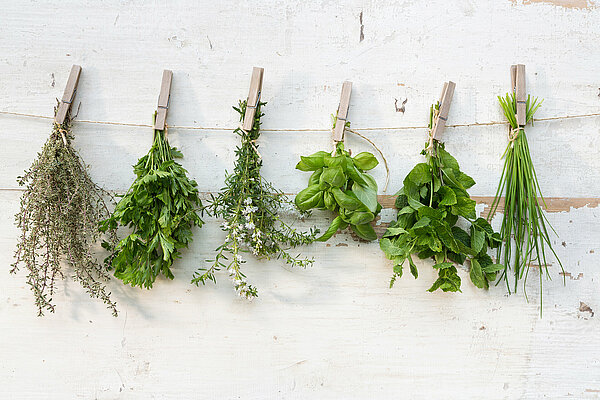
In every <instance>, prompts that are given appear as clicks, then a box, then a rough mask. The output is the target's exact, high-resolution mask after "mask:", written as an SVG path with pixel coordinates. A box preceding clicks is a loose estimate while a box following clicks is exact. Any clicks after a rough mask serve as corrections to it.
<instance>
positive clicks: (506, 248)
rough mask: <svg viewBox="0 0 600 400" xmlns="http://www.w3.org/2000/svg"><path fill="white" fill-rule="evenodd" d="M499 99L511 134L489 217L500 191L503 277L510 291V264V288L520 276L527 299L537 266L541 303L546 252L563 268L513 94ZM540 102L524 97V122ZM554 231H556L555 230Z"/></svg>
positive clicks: (516, 282)
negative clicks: (531, 272) (529, 279)
mask: <svg viewBox="0 0 600 400" xmlns="http://www.w3.org/2000/svg"><path fill="white" fill-rule="evenodd" d="M498 101H499V102H500V106H501V107H502V110H503V111H504V115H505V116H506V119H507V120H508V122H509V124H510V135H509V144H508V146H507V148H506V151H505V152H504V155H503V158H504V168H503V170H502V175H501V177H500V183H499V185H498V190H497V192H496V197H495V199H494V201H493V203H492V206H491V211H490V214H489V218H492V217H493V215H494V214H495V213H496V211H497V210H498V206H499V204H500V200H501V197H502V194H504V212H503V218H502V226H501V228H500V235H501V237H502V241H503V243H502V245H501V246H500V247H499V248H498V260H501V261H502V264H503V272H502V278H503V279H504V281H505V282H506V286H507V288H508V291H509V293H510V292H511V284H510V281H509V273H510V269H511V264H512V269H513V274H514V285H513V287H512V291H514V292H516V291H517V286H518V282H519V279H523V290H524V293H525V297H526V298H527V292H526V286H525V285H526V282H527V277H528V275H529V269H530V266H531V265H532V264H537V265H539V269H540V271H539V284H540V304H541V303H542V282H543V275H546V277H547V279H550V274H549V272H548V260H547V257H548V255H549V254H550V253H552V254H553V255H554V257H555V258H556V260H557V261H558V264H559V265H560V268H561V270H562V271H563V272H564V269H563V266H562V263H561V261H560V259H559V258H558V256H557V255H556V252H555V251H554V249H553V247H552V242H551V240H550V230H552V231H554V230H553V228H552V226H551V225H550V223H549V222H548V219H547V218H546V216H545V215H544V213H543V210H542V205H541V204H540V203H542V204H543V205H544V206H546V202H545V200H544V198H543V196H542V192H541V189H540V185H539V182H538V178H537V175H536V173H535V168H534V166H533V162H532V161H531V155H530V153H529V144H528V142H527V135H526V134H525V128H524V126H519V124H518V123H517V116H516V114H517V102H516V99H515V94H514V93H509V94H507V95H506V96H505V97H501V96H498ZM541 104H542V102H541V101H539V100H538V99H537V98H536V97H531V96H530V95H528V96H527V101H526V105H525V109H526V123H525V125H527V124H528V123H529V122H530V121H532V120H533V115H534V114H535V112H536V111H537V110H538V108H539V107H540V106H541ZM538 197H539V200H538ZM554 233H555V234H556V232H554ZM563 278H564V277H563ZM540 313H541V307H540Z"/></svg>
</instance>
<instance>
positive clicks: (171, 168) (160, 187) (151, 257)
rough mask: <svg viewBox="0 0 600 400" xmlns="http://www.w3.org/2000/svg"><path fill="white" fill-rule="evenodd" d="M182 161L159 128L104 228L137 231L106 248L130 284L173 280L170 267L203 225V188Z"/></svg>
mask: <svg viewBox="0 0 600 400" xmlns="http://www.w3.org/2000/svg"><path fill="white" fill-rule="evenodd" d="M181 157H183V155H182V154H181V152H179V151H178V150H177V149H176V148H175V147H171V146H170V145H169V142H168V140H167V137H166V134H165V131H164V130H158V129H155V130H154V142H153V144H152V147H151V148H150V151H149V152H148V154H146V155H145V156H144V157H142V158H140V159H139V160H138V162H137V164H136V165H135V166H134V167H133V171H134V172H135V174H136V176H137V178H136V179H135V181H134V182H133V184H132V185H131V188H130V189H129V191H128V192H127V194H125V195H124V196H123V198H122V199H121V201H119V203H118V204H117V206H116V208H115V210H114V212H113V214H112V215H111V216H110V218H108V219H106V220H104V221H102V223H101V225H100V230H101V231H106V230H110V229H115V228H117V226H118V225H122V226H127V227H129V228H132V229H133V232H132V233H131V234H129V235H128V236H127V237H125V238H124V239H122V240H121V241H120V242H119V243H118V244H117V245H116V246H110V245H109V244H106V243H104V244H103V245H104V247H105V248H107V249H109V250H112V252H113V253H112V255H111V256H110V257H109V258H108V259H107V261H108V262H109V263H110V264H111V265H112V267H113V268H114V270H115V272H114V273H115V276H116V277H117V278H119V279H122V280H123V282H124V283H126V284H130V285H131V286H134V287H135V286H139V287H140V288H141V287H144V288H146V289H150V288H152V284H153V283H154V281H155V280H156V277H157V276H158V275H159V274H161V273H162V274H163V275H164V276H166V277H167V278H169V279H173V277H174V276H173V272H172V271H171V266H172V265H173V262H174V261H175V259H177V258H179V257H180V252H179V249H181V248H184V247H187V246H188V244H189V243H190V242H191V241H192V228H193V227H194V226H202V223H203V222H202V220H201V219H200V217H199V216H198V213H197V211H198V210H199V209H200V208H201V207H202V203H201V201H200V198H199V197H198V188H197V186H198V184H197V183H196V181H194V180H191V179H189V178H188V177H187V175H186V174H187V171H186V170H185V169H184V168H183V167H182V166H181V164H179V163H178V162H176V161H175V158H181Z"/></svg>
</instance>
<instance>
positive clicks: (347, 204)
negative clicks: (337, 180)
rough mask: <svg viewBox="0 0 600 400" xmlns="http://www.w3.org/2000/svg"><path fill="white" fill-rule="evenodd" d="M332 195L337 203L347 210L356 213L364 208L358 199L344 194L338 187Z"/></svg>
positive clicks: (332, 190)
mask: <svg viewBox="0 0 600 400" xmlns="http://www.w3.org/2000/svg"><path fill="white" fill-rule="evenodd" d="M331 193H332V194H333V197H334V198H335V201H336V202H337V203H338V204H339V205H340V206H341V207H343V208H345V209H348V210H351V211H354V210H358V209H360V208H361V207H364V206H363V204H362V203H361V202H360V201H359V200H358V198H356V197H355V196H350V195H348V194H346V193H344V192H342V191H341V190H340V189H339V188H337V187H334V188H332V189H331ZM350 193H352V192H350Z"/></svg>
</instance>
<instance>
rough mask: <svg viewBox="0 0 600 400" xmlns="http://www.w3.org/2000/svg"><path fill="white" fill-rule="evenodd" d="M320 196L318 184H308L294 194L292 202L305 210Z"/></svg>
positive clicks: (312, 205) (314, 203)
mask: <svg viewBox="0 0 600 400" xmlns="http://www.w3.org/2000/svg"><path fill="white" fill-rule="evenodd" d="M319 195H320V196H319ZM321 198H322V192H321V190H320V189H319V185H310V186H309V187H307V188H306V189H304V190H302V191H301V192H300V193H298V194H297V195H296V198H295V199H294V203H295V204H296V206H297V207H298V208H299V209H300V210H304V211H306V210H310V209H311V208H313V207H315V206H316V205H317V204H318V202H319V200H320V199H321Z"/></svg>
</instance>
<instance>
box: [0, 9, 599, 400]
mask: <svg viewBox="0 0 600 400" xmlns="http://www.w3.org/2000/svg"><path fill="white" fill-rule="evenodd" d="M4 3H5V4H3V11H2V12H3V14H2V15H3V16H2V23H1V24H0V43H1V44H2V50H3V51H2V53H1V54H0V76H2V85H1V86H0V110H6V111H22V112H28V113H34V114H43V115H49V114H50V113H51V111H52V107H53V105H54V99H55V98H56V97H60V95H61V94H62V91H63V88H64V83H65V81H66V79H67V76H68V73H69V70H70V67H71V64H73V63H78V64H81V65H82V66H83V72H82V76H81V80H80V86H79V90H78V95H77V102H81V104H82V105H81V110H80V114H79V117H80V118H81V119H90V120H108V121H122V122H132V123H149V122H150V120H151V115H152V112H153V110H154V109H155V106H156V99H157V96H158V88H159V86H160V77H161V72H162V69H164V68H169V69H172V70H173V71H174V78H173V88H172V97H171V108H170V111H169V123H170V124H171V125H193V126H208V127H234V126H236V124H237V121H236V120H235V112H233V110H231V106H232V105H234V104H235V103H236V102H237V100H238V99H239V98H243V97H245V96H246V95H247V90H248V84H249V76H250V72H251V68H252V66H255V65H256V66H262V67H264V68H265V80H264V88H263V89H264V90H263V99H264V100H266V101H268V103H269V104H268V106H267V107H266V108H265V112H266V115H265V118H264V124H263V127H264V128H266V129H291V128H310V129H327V128H329V126H330V114H331V113H333V112H335V109H336V107H337V102H338V100H339V90H340V88H341V83H342V82H343V81H344V80H346V79H348V80H352V81H353V82H354V86H353V90H354V91H353V95H352V96H353V97H352V102H351V106H350V115H349V118H350V120H351V121H352V126H353V128H357V129H360V128H361V127H390V126H392V127H394V126H415V125H416V126H422V125H425V122H426V119H427V116H428V115H427V110H428V107H429V105H430V103H431V102H433V101H435V100H436V99H437V97H438V96H439V93H440V90H441V85H442V84H443V82H444V81H446V80H449V79H450V80H453V81H454V82H456V83H457V90H456V93H455V96H454V100H453V105H452V109H451V111H450V116H449V118H450V120H449V123H469V122H476V121H478V122H487V121H501V120H502V115H501V111H500V108H499V107H498V105H497V101H496V95H502V94H504V93H505V92H506V91H507V90H508V84H509V66H510V65H511V64H513V63H515V62H520V63H524V64H526V65H527V84H528V88H529V90H530V92H532V93H533V94H535V95H537V96H540V97H542V98H544V99H545V101H544V105H543V107H542V108H541V109H540V111H539V114H538V115H539V116H540V117H549V116H557V115H573V114H583V113H593V112H598V109H599V107H600V98H599V97H598V87H600V83H599V82H598V65H599V63H598V57H597V48H598V43H599V42H600V31H599V30H598V20H599V17H600V10H598V9H597V8H595V7H588V8H585V9H577V8H568V9H567V8H564V7H556V6H554V5H549V4H536V5H527V4H522V2H519V4H517V5H515V4H513V3H512V2H511V1H495V0H483V1H472V0H471V1H469V0H461V1H458V2H448V1H443V0H434V1H429V2H420V1H396V2H387V3H385V4H384V3H383V2H364V1H358V0H353V1H349V2H341V1H325V2H312V1H307V2H295V3H291V2H283V1H274V0H273V1H271V0H269V1H263V2H256V1H249V0H243V1H232V0H227V1H221V2H216V3H215V2H210V3H209V2H197V1H190V0H182V1H179V2H170V3H156V2H154V3H152V4H143V3H140V2H109V3H99V2H96V1H89V0H86V1H83V2H75V1H60V2H59V1H50V2H45V3H43V4H40V3H39V2H4ZM361 13H362V14H361ZM359 15H362V18H361V20H359ZM361 21H362V22H361ZM532 21H533V22H532ZM361 32H363V34H364V39H363V40H360V39H361ZM516 32H518V35H517V34H516ZM54 82H55V84H54ZM395 98H398V99H404V98H406V99H407V100H408V101H407V103H406V104H407V106H406V110H405V112H403V113H402V112H396V110H395V108H393V107H392V105H393V104H394V99H395ZM599 130H600V118H587V119H577V120H569V121H562V122H560V121H559V122H556V121H553V122H540V123H539V124H536V126H535V127H533V128H530V129H529V131H528V137H529V140H530V146H531V151H532V156H533V158H534V162H535V163H536V167H537V172H538V176H539V178H540V184H541V185H542V188H543V190H544V194H545V195H546V196H548V197H573V198H581V197H600V183H599V182H600V161H599V160H598V149H599V148H600V139H599V137H600V135H598V132H599ZM49 132H50V124H49V122H48V121H45V120H33V119H26V118H22V117H10V116H5V115H0V135H1V137H2V141H3V148H4V152H3V157H2V158H1V159H0V167H1V169H0V171H1V172H0V188H3V189H2V190H0V203H1V204H3V207H2V208H1V209H0V220H1V221H3V224H2V229H1V230H0V250H1V251H0V259H1V260H2V263H1V265H3V266H4V267H5V268H4V270H5V273H0V287H1V288H2V290H1V291H0V316H1V319H0V321H1V329H0V353H1V354H2V355H3V357H2V358H1V359H0V385H1V387H2V390H1V391H0V398H6V399H13V398H18V399H30V398H31V399H33V398H44V399H71V398H84V399H90V398H98V399H152V398H156V399H188V398H202V399H234V398H236V399H237V398H239V399H265V398H269V399H340V398H343V399H367V398H368V399H371V398H377V399H388V398H455V399H480V398H487V399H502V398H507V399H514V398H531V399H538V398H549V399H557V398H578V399H579V398H599V397H600V386H599V382H600V379H599V377H600V335H599V334H598V332H599V329H600V322H598V321H599V319H598V315H594V316H592V313H591V312H589V311H587V309H586V307H589V308H590V310H593V312H597V311H598V310H600V290H599V287H598V284H599V283H598V282H599V281H600V272H599V270H598V265H599V264H600V208H598V207H595V208H594V207H582V208H578V209H572V210H571V211H569V212H561V213H552V214H549V215H548V217H549V219H550V222H551V223H552V224H553V225H554V227H555V228H556V230H557V232H558V235H559V236H558V237H556V238H554V242H553V243H554V246H555V248H556V250H557V252H558V255H559V256H560V258H561V259H562V261H563V263H564V265H565V270H566V272H567V275H566V276H565V278H566V281H567V283H566V286H563V282H562V276H561V275H560V274H559V269H558V268H557V266H556V265H555V263H554V265H553V266H552V267H551V275H552V278H553V280H552V281H550V282H545V283H544V289H543V290H544V292H543V295H544V304H545V308H544V318H543V319H541V320H540V319H539V313H538V308H537V304H538V300H539V292H538V289H537V286H536V278H537V276H535V274H534V276H532V277H530V278H531V279H530V284H529V286H528V294H529V296H530V303H527V302H526V301H525V299H524V298H523V296H522V293H518V294H516V295H513V296H506V294H505V289H504V288H503V287H502V286H498V287H494V288H491V289H490V290H489V291H488V292H483V291H480V290H478V289H476V288H474V287H473V286H472V285H471V284H470V282H469V279H468V275H467V274H466V273H465V272H464V271H462V270H461V271H460V272H459V273H460V274H461V277H462V279H463V285H462V286H463V293H462V294H444V293H433V294H430V293H427V292H426V289H427V288H428V287H429V286H430V285H431V283H432V282H433V281H434V280H435V274H434V271H433V270H432V269H431V268H430V263H429V262H421V263H419V270H420V277H419V279H418V280H414V279H413V278H412V277H411V276H410V275H408V274H407V275H406V276H404V277H403V278H402V279H400V280H399V281H398V282H397V283H396V286H395V287H394V289H392V290H390V289H389V288H388V283H389V278H390V274H391V266H390V264H389V262H387V261H386V260H385V258H384V256H383V254H382V253H381V252H380V251H379V248H378V245H377V244H375V243H369V244H365V243H359V242H355V241H354V240H353V239H352V238H351V237H350V236H349V235H346V234H339V235H336V236H335V237H334V238H333V239H332V240H331V242H330V243H326V244H315V245H312V246H308V247H307V248H306V249H303V250H302V251H303V252H304V253H305V254H307V255H309V256H314V257H315V259H316V263H315V266H314V267H312V268H309V269H306V270H293V269H290V268H288V267H286V266H283V265H281V263H279V262H277V261H270V262H264V263H263V262H249V263H248V264H247V267H246V269H245V271H246V273H247V275H248V279H249V280H250V281H251V282H252V283H254V284H255V285H256V286H257V287H258V288H259V291H260V297H259V298H258V299H257V301H255V302H253V303H246V302H244V301H242V300H240V299H237V298H236V297H235V294H234V291H233V289H232V288H231V286H230V284H229V282H228V280H227V278H226V277H225V276H218V277H217V278H218V279H219V284H218V285H217V286H207V287H201V288H197V287H194V286H191V285H190V284H189V281H190V278H191V276H192V274H193V272H194V271H195V269H196V268H198V267H199V266H201V265H203V262H204V260H205V259H207V258H210V257H212V255H213V254H214V253H213V250H214V248H215V247H216V246H218V245H219V244H220V240H221V239H222V238H223V235H222V233H221V232H220V231H219V229H218V221H214V220H208V224H207V225H206V226H205V227H204V228H202V229H201V230H198V231H197V232H196V235H195V241H194V244H193V246H192V248H191V249H190V250H189V251H187V252H186V254H185V255H184V258H183V259H182V260H181V261H180V262H179V263H178V265H177V267H176V271H175V273H176V279H175V280H174V281H165V280H164V279H161V280H159V282H157V284H156V286H155V288H154V289H153V290H152V291H141V290H138V289H132V288H129V287H125V286H123V285H120V284H119V282H116V281H114V282H112V283H111V285H110V287H111V290H112V292H113V295H114V296H115V298H116V300H117V302H118V306H119V309H120V312H121V314H120V316H119V318H116V319H115V318H112V317H111V316H110V314H109V313H108V312H107V311H106V310H104V309H103V306H102V304H99V303H98V302H96V301H94V300H90V299H89V298H88V297H87V295H86V294H85V293H83V291H82V290H81V289H80V288H79V287H78V285H77V284H74V283H73V282H71V281H69V280H68V281H65V282H64V283H63V284H62V285H61V286H60V293H59V294H58V295H57V296H55V300H56V303H57V312H56V314H55V315H49V316H47V317H44V318H37V317H36V316H35V314H36V313H35V310H34V306H33V300H32V296H31V293H30V291H29V289H28V287H26V284H25V273H24V272H20V273H19V274H18V275H17V276H10V275H9V274H8V272H7V271H8V266H9V265H10V264H11V262H12V254H13V250H14V248H15V244H16V236H17V229H16V228H15V227H14V225H13V215H14V213H15V212H16V211H17V208H18V200H19V195H20V192H19V191H15V190H11V189H15V188H17V185H16V176H17V175H19V174H21V173H22V171H23V170H24V169H26V168H27V167H28V166H29V165H30V163H31V162H32V160H33V159H34V157H35V156H36V154H37V152H38V150H39V149H40V147H41V146H42V144H43V143H44V141H45V140H46V137H47V135H48V134H49ZM366 134H367V135H368V136H369V138H371V139H372V140H374V141H375V142H376V143H377V144H378V145H379V146H380V147H381V148H382V149H383V150H384V152H385V154H386V156H387V158H388V161H389V163H390V168H391V170H392V175H391V179H390V184H389V189H388V191H387V193H386V194H393V193H394V192H396V191H397V190H398V189H399V187H400V186H401V185H402V179H403V178H404V176H405V175H406V173H407V172H408V171H409V169H410V168H411V167H412V166H413V165H414V164H415V163H416V162H418V161H419V160H420V156H419V152H420V150H421V148H422V146H423V144H424V142H425V132H424V130H422V129H416V130H398V131H387V130H381V131H367V132H366ZM151 135H152V133H151V131H150V130H149V129H147V128H133V127H119V126H105V125H90V124H81V123H79V124H76V126H75V136H76V141H75V145H76V147H77V148H78V149H79V150H80V152H81V154H82V156H83V158H84V159H85V160H86V162H88V163H89V164H90V168H91V173H92V175H93V177H94V178H95V179H96V181H97V182H98V183H100V184H101V185H103V186H105V187H106V188H108V189H111V190H117V191H123V190H126V189H127V187H128V186H129V184H130V183H131V181H132V179H133V173H132V170H131V165H132V164H134V163H135V161H136V160H137V158H138V157H140V156H142V155H143V154H144V153H145V152H146V151H147V148H148V147H149V145H150V142H151ZM169 135H170V136H169V137H170V140H171V141H172V143H173V144H174V145H176V146H178V147H180V148H181V149H182V151H183V153H184V155H185V156H186V158H185V159H184V161H183V163H184V165H185V167H186V168H187V169H188V170H189V171H190V175H191V176H192V177H194V178H196V179H197V181H198V182H199V184H200V187H201V190H202V191H216V190H218V189H219V188H220V187H221V185H222V180H223V176H224V170H225V169H231V166H232V163H233V156H234V154H233V151H234V148H235V144H236V143H237V142H236V136H235V135H233V134H232V133H228V132H224V131H220V130H214V131H185V130H175V129H173V130H171V131H170V132H169ZM444 139H445V140H446V142H447V148H448V149H449V150H450V152H451V153H452V154H454V155H455V156H456V158H457V159H458V160H459V162H460V163H461V165H462V167H463V169H464V170H465V171H466V172H467V173H469V174H470V175H472V176H473V177H474V178H475V180H476V181H477V185H476V186H475V187H473V190H472V194H473V195H476V196H492V195H493V194H494V193H495V189H496V184H497V181H498V178H499V175H500V172H501V167H502V161H501V159H500V156H501V155H502V152H503V150H504V146H505V145H506V129H505V128H504V127H502V126H489V127H477V128H472V127H471V128H451V129H447V130H446V131H445V132H444ZM347 142H348V145H349V146H350V147H351V148H352V149H353V150H354V151H355V152H358V151H363V150H370V148H369V145H368V144H366V143H364V142H363V141H362V140H361V139H360V138H356V137H353V136H352V135H351V134H349V135H348V137H347ZM259 144H260V146H261V154H262V155H263V159H264V175H265V177H267V178H268V179H269V180H271V181H273V182H275V183H276V184H277V186H278V187H279V188H280V189H282V190H284V191H285V192H289V193H295V192H298V191H299V190H300V189H302V188H303V186H304V185H305V184H306V180H307V179H308V175H307V174H305V173H302V172H299V171H296V170H294V166H295V164H296V162H297V160H298V158H299V156H300V155H302V154H307V153H311V152H314V151H317V150H321V149H324V148H329V147H330V142H329V135H328V133H327V132H323V131H317V132H292V131H288V132H265V133H264V134H263V136H262V137H261V139H260V141H259ZM374 176H375V177H376V178H377V180H378V182H379V183H380V185H381V186H383V182H384V180H385V171H384V169H383V168H378V169H376V170H375V171H374ZM381 194H383V193H381ZM482 210H483V206H481V205H480V206H479V207H478V211H480V212H481V211H482ZM323 216H327V215H326V214H315V217H323ZM327 217H328V216H327ZM392 217H393V211H391V210H385V211H384V213H382V219H381V221H382V222H387V221H389V220H390V219H391V218H392ZM315 220H316V219H315ZM316 221H317V220H316ZM318 222H319V223H318V225H319V226H320V227H321V228H324V227H326V226H327V223H328V220H318ZM494 222H495V223H496V224H499V222H500V220H499V217H496V218H495V219H494ZM303 226H308V224H307V223H305V224H303ZM563 242H564V245H563ZM581 304H585V305H586V307H583V309H582V305H581Z"/></svg>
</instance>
